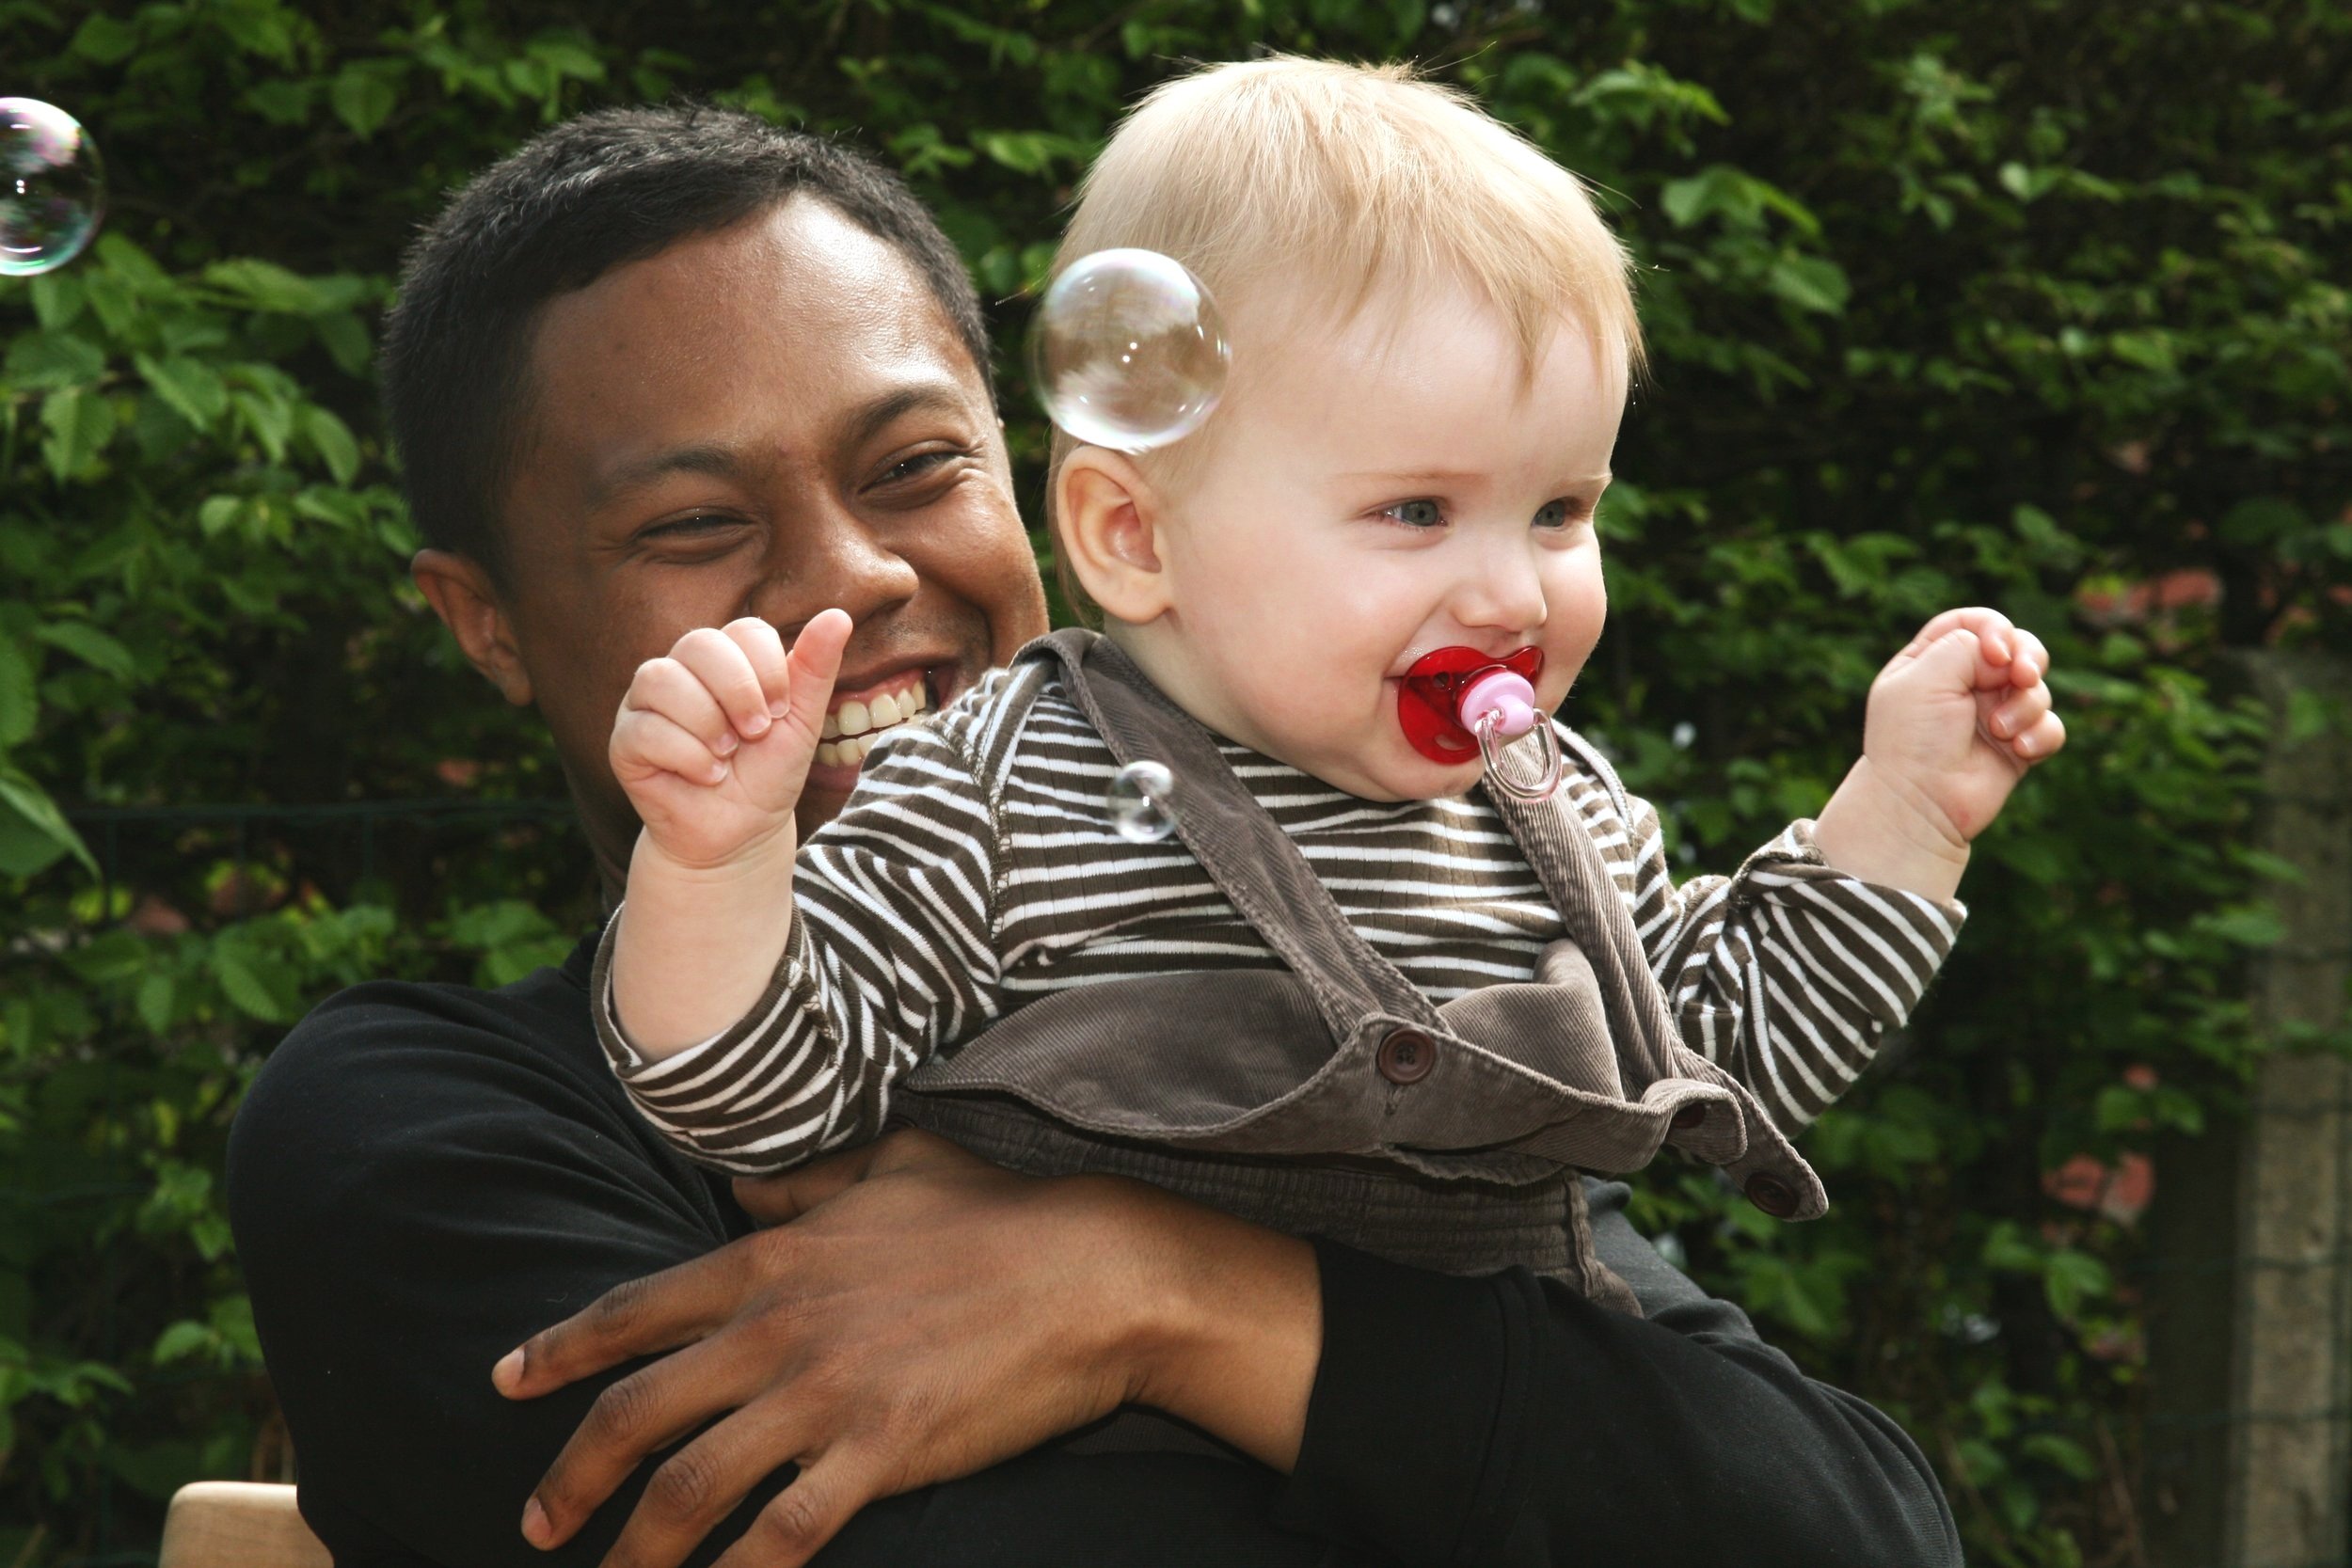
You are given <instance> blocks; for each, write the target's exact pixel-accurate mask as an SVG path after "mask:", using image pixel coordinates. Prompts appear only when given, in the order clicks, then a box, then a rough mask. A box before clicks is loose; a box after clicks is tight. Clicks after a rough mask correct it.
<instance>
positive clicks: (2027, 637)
mask: <svg viewBox="0 0 2352 1568" xmlns="http://www.w3.org/2000/svg"><path fill="white" fill-rule="evenodd" d="M2049 668H2050V655H2049V650H2048V649H2047V648H2045V647H2043V646H2042V640H2041V639H2040V638H2038V637H2036V636H2034V634H2033V633H2031V632H2029V631H2026V629H2024V628H2023V627H2021V626H2013V625H2011V624H2010V620H2009V617H2007V616H2005V615H2003V614H2002V613H2001V612H2000V611H1999V610H1987V609H1984V608H1981V607H1973V608H1969V609H1965V610H1945V611H1944V612H1943V613H1942V614H1940V615H1938V616H1936V617H1935V618H1934V619H1933V620H1931V621H1930V622H1929V623H1928V624H1927V625H1926V626H1922V627H1920V628H1919V634H1918V635H1917V636H1916V637H1915V638H1913V639H1912V640H1911V641H1910V643H1909V644H1908V645H1906V646H1905V647H1904V648H1903V650H1902V651H1901V652H1900V653H1899V654H1897V655H1896V656H1895V657H1894V658H1892V659H1891V660H1889V661H1888V662H1887V665H1886V668H1885V669H1883V670H1882V671H1880V672H1879V676H1878V679H1877V680H1876V681H1875V682H1873V683H1872V685H1871V687H1870V705H1869V717H1868V720H1867V727H1866V729H1865V732H1864V736H1863V748H1862V749H1863V754H1864V755H1865V756H1867V757H1868V758H1869V759H1870V762H1871V765H1872V766H1873V767H1874V768H1879V769H1882V770H1884V771H1887V772H1889V773H1891V774H1892V775H1893V776H1895V777H1896V778H1899V779H1900V780H1902V781H1904V782H1906V783H1907V784H1909V785H1911V786H1912V789H1913V790H1914V791H1915V792H1916V796H1917V798H1918V799H1920V800H1922V801H1923V802H1925V803H1927V804H1929V805H1931V807H1932V809H1933V810H1934V811H1936V812H1937V813H1939V814H1940V815H1941V816H1942V817H1943V818H1944V823H1943V825H1944V826H1946V827H1947V829H1948V831H1949V832H1951V833H1952V834H1953V835H1954V836H1955V837H1957V838H1958V839H1959V840H1960V842H1962V843H1966V842H1967V841H1969V840H1971V839H1973V838H1975V837H1976V836H1977V835H1978V834H1979V833H1980V832H1983V831H1984V830H1985V828H1986V827H1987V826H1988V825H1990V824H1991V823H1992V821H1993V819H1994V817H1995V816H1999V815H2000V812H2001V808H2002V806H2003V805H2005V804H2006V803H2007V802H2008V800H2009V795H2010V790H2011V789H2012V788H2014V787H2015V785H2016V783H2017V781H2018V780H2019V779H2020V778H2022V777H2023V776H2024V775H2025V772H2026V768H2030V767H2032V766H2034V765H2035V764H2037V763H2041V762H2046V761H2048V760H2049V759H2050V758H2051V757H2052V756H2054V755H2056V754H2057V753H2058V750H2059V749H2060V748H2061V747H2063V746H2064V745H2065V744H2066V724H2065V721H2063V720H2061V719H2059V718H2058V715H2057V714H2056V713H2054V712H2052V711H2051V697H2050V688H2049V686H2048V684H2047V682H2046V681H2045V680H2044V679H2043V677H2044V676H2045V675H2046V674H2047V673H2048V672H2049Z"/></svg>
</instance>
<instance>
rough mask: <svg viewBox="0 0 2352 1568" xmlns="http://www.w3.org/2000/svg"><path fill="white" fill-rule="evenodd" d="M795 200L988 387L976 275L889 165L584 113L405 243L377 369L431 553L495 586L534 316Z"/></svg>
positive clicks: (754, 135) (721, 131) (735, 121)
mask: <svg viewBox="0 0 2352 1568" xmlns="http://www.w3.org/2000/svg"><path fill="white" fill-rule="evenodd" d="M803 194H805V195H808V196H811V197H814V198H817V199H818V200H821V201H823V202H824V203H825V204H826V205H827V206H828V207H831V208H832V209H833V210H834V212H836V213H838V214H841V215H842V216H843V217H845V218H847V219H849V220H850V222H851V223H854V224H856V225H857V226H858V227H860V228H861V229H864V230H866V232H868V233H870V234H872V235H873V236H874V237H875V238H876V239H879V240H882V242H884V243H885V244H887V245H892V246H895V247H896V248H897V249H898V251H899V252H900V253H901V254H902V255H904V256H905V257H906V259H907V261H908V262H909V263H911V264H912V265H913V266H914V270H915V271H916V272H917V273H918V274H920V275H921V277H922V278H923V280H924V282H925V283H927V284H928V285H930V291H931V293H932V294H933V295H934V296H935V297H937V299H938V301H939V305H940V309H942V310H944V311H946V315H947V319H948V321H950V322H951V323H953V324H954V325H955V328H956V330H957V332H958V333H959V334H961V337H962V339H963V343H964V347H965V349H966V350H967V351H968V352H969V353H970V354H971V356H972V362H973V363H974V364H975V365H977V366H978V367H979V371H980V375H981V378H982V379H983V380H988V379H990V378H989V348H988V327H987V324H986V323H985V321H984V320H983V319H982V317H981V314H980V302H979V296H978V295H977V293H975V292H974V290H973V287H972V278H971V275H970V274H969V273H967V272H966V271H965V270H964V266H963V260H962V258H961V256H959V255H958V254H957V253H956V247H955V245H953V244H952V243H950V242H949V240H948V239H947V236H946V234H945V233H943V232H941V230H940V228H939V224H938V222H937V221H936V220H935V219H934V218H932V216H931V214H930V212H929V211H927V210H926V209H925V208H924V206H923V204H922V203H921V202H920V201H918V200H916V199H915V198H914V193H913V192H912V191H910V190H908V189H907V187H906V185H905V183H904V182H901V181H900V180H899V178H898V175H896V174H894V173H893V172H891V171H890V170H889V169H887V168H884V167H882V166H881V165H880V164H878V163H876V162H874V161H873V160H872V159H871V158H868V157H866V156H865V155H864V154H862V153H860V152H857V151H854V150H850V149H849V148H845V147H841V146H838V145H836V144H835V143H834V142H830V141H826V140H824V139H822V138H820V137H817V136H812V135H803V134H801V133H799V132H793V131H783V130H779V129H777V128H776V127H775V126H772V125H771V124H769V123H768V122H767V121H766V120H764V119H758V118H757V117H756V116H754V115H748V114H740V113H738V112H735V111H733V110H728V109H715V108H709V107H707V106H699V105H689V106H676V107H666V108H630V109H603V110H598V111H596V112H595V113H592V114H585V115H581V116H580V118H578V119H572V120H567V121H566V122H564V124H562V125H558V126H555V127H554V128H552V129H551V130H548V131H547V132H544V133H542V134H541V135H538V136H535V137H533V138H532V140H531V141H529V142H527V143H525V144H524V145H523V146H522V148H521V149H519V150H517V151H516V152H515V153H514V154H513V155H511V156H510V157H508V158H506V159H504V160H502V161H501V162H500V163H498V164H496V165H494V166H491V167H490V168H488V169H485V171H484V172H483V173H482V174H480V175H478V176H477V177H475V178H474V179H473V180H472V181H471V182H469V183H468V184H467V185H466V187H465V188H464V189H463V190H461V191H460V192H458V193H457V195H456V197H455V198H453V199H452V200H451V202H450V204H449V206H448V207H447V208H446V209H445V210H444V211H443V212H442V214H441V215H440V216H439V217H438V218H437V219H435V220H434V222H433V223H432V224H431V225H430V226H429V227H428V228H427V229H426V230H424V232H423V233H422V234H421V236H420V237H419V238H418V240H417V243H416V244H415V245H413V246H412V247H411V248H410V249H409V252H408V257H407V261H406V265H405V268H404V270H403V273H402V276H401V285H400V298H399V302H398V303H397V304H396V305H394V306H393V308H392V310H391V313H390V315H389V317H388V318H387V319H386V322H385V327H384V347H383V356H382V361H381V365H382V371H383V376H384V401H385V407H386V410H387V413H388V415H389V420H390V423H391V434H392V441H393V444H394V445H395V446H396V447H397V448H398V450H399V451H400V455H401V462H402V472H403V484H404V487H405V490H406V491H407V495H408V507H409V511H410V513H411V514H412V515H414V517H415V519H416V524H417V529H418V531H419V532H420V533H421V535H422V536H423V538H424V540H425V542H426V543H427V544H429V545H432V546H436V547H437V548H440V549H446V550H453V551H456V552H458V553H460V554H464V555H467V556H470V557H472V558H473V559H474V560H476V561H478V562H481V563H482V565H483V566H484V567H485V568H486V569H487V570H488V571H489V573H490V574H491V576H492V578H494V579H496V580H498V581H500V582H501V583H503V582H505V581H506V580H507V577H506V570H507V566H508V561H507V556H506V551H505V547H504V546H505V540H504V537H503V534H502V531H501V519H500V515H499V513H500V508H501V505H502V504H503V502H504V499H505V495H506V488H507V484H508V482H509V481H510V480H511V478H512V477H513V475H512V464H513V460H514V457H515V454H516V447H517V444H518V442H519V439H520V436H521V426H522V423H523V420H524V418H525V416H526V414H527V412H528V410H527V408H526V406H525V404H526V400H527V398H528V396H529V391H530V388H529V387H528V386H527V384H526V378H525V372H526V370H527V368H528V362H529V358H530V349H531V341H532V337H531V333H532V324H533V322H534V321H535V320H536V319H537V316H538V313H539V309H540V307H541V306H543V305H545V304H546V303H547V302H548V300H550V299H552V298H554V297H555V296H556V295H558V294H562V293H569V292H570V291H572V290H574V289H581V288H585V287H587V286H588V285H589V284H591V283H593V282H595V281H596V279H597V278H598V277H602V276H603V275H604V274H605V273H607V272H609V271H611V270H612V268H614V267H616V266H619V265H621V264H623V263H624V262H628V261H642V260H643V259H644V258H645V257H648V256H653V255H658V254H659V253H660V252H661V251H663V250H665V249H667V248H668V247H669V246H670V245H674V244H675V243H676V242H677V241H679V240H681V239H684V238H687V237H688V236H690V235H694V234H702V233H708V232H712V231H714V230H721V229H726V228H729V227H731V226H733V225H735V224H737V223H739V222H741V221H743V220H744V219H746V218H749V217H752V216H754V215H755V214H759V213H763V212H766V211H769V210H770V209H771V208H774V207H776V206H779V205H781V204H782V203H784V202H785V201H786V200H787V199H789V198H792V197H794V196H796V195H803ZM992 385H993V384H992Z"/></svg>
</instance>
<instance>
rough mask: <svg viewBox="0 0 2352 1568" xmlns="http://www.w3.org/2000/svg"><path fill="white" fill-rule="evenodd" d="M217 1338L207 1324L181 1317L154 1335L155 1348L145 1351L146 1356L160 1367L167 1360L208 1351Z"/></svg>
mask: <svg viewBox="0 0 2352 1568" xmlns="http://www.w3.org/2000/svg"><path fill="white" fill-rule="evenodd" d="M217 1338H219V1337H218V1336H217V1335H215V1333H214V1332H213V1330H212V1328H211V1327H210V1326H209V1325H207V1324H204V1323H192V1322H190V1321H189V1320H187V1319H185V1318H183V1319H181V1320H180V1321H179V1322H178V1323H173V1324H172V1325H171V1326H170V1327H169V1328H167V1329H165V1330H164V1331H163V1332H162V1333H161V1334H159V1335H157V1336H156V1337H155V1348H154V1349H153V1350H151V1351H149V1352H148V1353H147V1357H148V1359H149V1360H151V1361H152V1362H154V1363H155V1364H156V1365H157V1366H159V1367H160V1366H162V1365H163V1364H164V1363H166V1362H167V1361H179V1360H183V1359H184V1358H186V1357H188V1356H191V1355H195V1354H199V1352H203V1351H209V1350H211V1349H212V1348H213V1345H214V1343H215V1340H216V1339H217Z"/></svg>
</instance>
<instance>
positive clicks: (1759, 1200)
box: [1741, 1170, 1797, 1220]
mask: <svg viewBox="0 0 2352 1568" xmlns="http://www.w3.org/2000/svg"><path fill="white" fill-rule="evenodd" d="M1741 1190H1742V1191H1743V1192H1745V1193H1746V1194H1747V1195H1748V1201H1749V1202H1750V1203H1753V1204H1755V1205H1756V1207H1757V1208H1758V1209H1761V1210H1763V1211H1764V1212H1766V1213H1768V1214H1770V1215H1772V1218H1774V1219H1776V1220H1785V1219H1787V1218H1788V1216H1789V1215H1791V1214H1793V1213H1795V1212H1797V1189H1796V1188H1794V1187H1791V1186H1790V1185H1789V1184H1788V1182H1786V1181H1783V1180H1781V1179H1780V1178H1779V1177H1777V1176H1774V1175H1773V1174H1772V1172H1771V1171H1768V1170H1760V1171H1757V1172H1756V1174H1755V1175H1753V1176H1751V1177H1749V1178H1748V1184H1747V1185H1746V1186H1745V1187H1744V1188H1742V1189H1741Z"/></svg>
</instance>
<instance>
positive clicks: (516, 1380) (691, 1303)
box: [490, 1247, 742, 1400]
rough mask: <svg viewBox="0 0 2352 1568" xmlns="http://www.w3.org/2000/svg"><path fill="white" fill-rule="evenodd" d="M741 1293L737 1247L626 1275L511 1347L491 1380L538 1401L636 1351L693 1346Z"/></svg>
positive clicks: (505, 1391) (509, 1393) (510, 1396)
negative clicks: (657, 1271)
mask: <svg viewBox="0 0 2352 1568" xmlns="http://www.w3.org/2000/svg"><path fill="white" fill-rule="evenodd" d="M741 1292H742V1286H741V1282H740V1275H739V1266H738V1258H737V1255H736V1249H735V1248H733V1247H722V1248H720V1249H719V1250H718V1251H716V1252H709V1253H705V1254H704V1255H703V1256H702V1257H700V1258H695V1259H689V1260H688V1261H686V1262H683V1263H679V1264H677V1265H675V1267H672V1268H667V1269H664V1270H662V1271H661V1272H660V1274H655V1275H646V1276H644V1278H642V1279H629V1280H624V1281H622V1282H621V1283H620V1284H618V1285H615V1286H614V1287H612V1289H611V1290H610V1291H606V1292H605V1293H604V1294H602V1295H600V1296H598V1297H597V1298H596V1300H595V1301H592V1302H590V1303H589V1304H588V1305H587V1306H586V1307H581V1308H580V1310H579V1311H578V1312H575V1313H573V1314H572V1315H571V1316H570V1317H568V1318H566V1319H564V1321H563V1322H562V1323H556V1324H555V1325H553V1326H552V1327H549V1328H546V1329H542V1330H541V1331H540V1332H538V1333H536V1334H534V1335H532V1337H531V1338H528V1339H526V1340H524V1341H523V1342H522V1343H521V1344H520V1345H518V1346H516V1348H515V1349H514V1350H511V1351H509V1352H507V1354H505V1355H504V1356H503V1357H502V1358H501V1360H500V1361H499V1364H498V1365H497V1366H496V1367H495V1368H493V1369H492V1370H491V1372H490V1381H491V1382H492V1383H493V1384H495V1385H496V1386H497V1387H498V1390H499V1392H501V1393H502V1394H504V1395H505V1396H506V1397H507V1398H508V1399H515V1400H527V1399H534V1398H536V1397H537V1396H539V1395H541V1394H544V1393H547V1392H548V1390H550V1389H554V1388H561V1387H563V1386H564V1385H565V1384H567V1383H577V1382H578V1381H580V1379H581V1378H583V1377H589V1376H592V1375H594V1374H595V1373H597V1372H600V1371H603V1370H605V1369H607V1368H608V1367H617V1366H619V1365H620V1364H621V1363H622V1362H624V1361H628V1360H630V1359H632V1358H633V1357H636V1356H640V1355H652V1354H655V1353H657V1352H660V1351H665V1350H674V1349H675V1348H676V1347H677V1346H679V1345H685V1344H691V1343H692V1342H693V1341H694V1340H696V1339H699V1338H702V1337H703V1336H704V1335H706V1334H707V1333H709V1332H710V1331H711V1330H712V1329H713V1328H716V1327H717V1326H718V1325H719V1324H721V1323H724V1322H726V1321H727V1318H728V1317H729V1315H730V1314H732V1313H733V1312H734V1311H735V1309H736V1307H738V1306H739V1297H740V1295H741Z"/></svg>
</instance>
